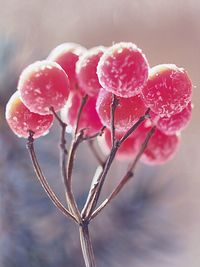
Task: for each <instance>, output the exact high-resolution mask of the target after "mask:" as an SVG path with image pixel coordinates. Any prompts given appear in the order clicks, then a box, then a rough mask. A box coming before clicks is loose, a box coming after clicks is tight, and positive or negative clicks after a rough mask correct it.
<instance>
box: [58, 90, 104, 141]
mask: <svg viewBox="0 0 200 267" xmlns="http://www.w3.org/2000/svg"><path fill="white" fill-rule="evenodd" d="M82 97H83V96H82V94H81V93H79V92H73V91H72V92H71V93H70V95H69V99H68V101H67V103H66V105H65V107H64V108H63V109H62V110H61V118H62V120H63V121H64V122H65V123H67V124H68V125H70V126H71V127H72V128H73V129H74V128H75V125H76V121H77V115H78V111H79V108H80V104H81V99H82ZM95 107H96V98H94V97H88V99H87V102H86V104H85V106H84V107H83V111H82V113H81V118H80V122H79V130H81V129H86V130H85V134H86V135H88V136H90V135H93V134H95V133H97V132H98V131H99V130H100V129H101V128H102V124H101V122H100V119H99V116H98V114H97V112H96V109H95Z"/></svg>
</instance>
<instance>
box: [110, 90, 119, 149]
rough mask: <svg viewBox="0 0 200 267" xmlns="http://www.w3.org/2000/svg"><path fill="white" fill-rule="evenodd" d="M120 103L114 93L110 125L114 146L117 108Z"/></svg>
mask: <svg viewBox="0 0 200 267" xmlns="http://www.w3.org/2000/svg"><path fill="white" fill-rule="evenodd" d="M117 105H118V100H117V97H116V95H114V94H112V103H111V107H110V126H111V140H112V146H114V144H115V110H116V108H117Z"/></svg>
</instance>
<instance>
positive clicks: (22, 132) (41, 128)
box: [6, 91, 53, 138]
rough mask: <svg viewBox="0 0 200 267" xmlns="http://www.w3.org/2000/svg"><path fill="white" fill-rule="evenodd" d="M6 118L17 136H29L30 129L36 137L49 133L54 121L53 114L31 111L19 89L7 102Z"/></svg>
mask: <svg viewBox="0 0 200 267" xmlns="http://www.w3.org/2000/svg"><path fill="white" fill-rule="evenodd" d="M6 120H7V122H8V124H9V126H10V128H11V129H12V131H13V132H14V133H15V134H16V135H17V136H19V137H24V138H27V137H28V136H29V131H32V132H34V138H37V137H40V136H42V135H45V134H47V133H48V130H49V128H50V127H51V126H52V123H53V115H51V114H49V115H39V114H36V113H33V112H31V111H30V110H29V109H28V108H27V107H26V106H25V105H24V104H23V102H22V101H21V99H20V97H19V92H18V91H17V92H15V93H14V94H13V95H12V96H11V98H10V99H9V101H8V103H7V106H6Z"/></svg>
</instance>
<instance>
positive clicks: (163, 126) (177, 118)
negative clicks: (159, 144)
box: [151, 102, 192, 135]
mask: <svg viewBox="0 0 200 267" xmlns="http://www.w3.org/2000/svg"><path fill="white" fill-rule="evenodd" d="M191 116H192V104H191V102H190V103H189V104H188V105H187V107H186V108H184V109H183V110H182V111H181V112H179V113H177V114H175V115H172V116H171V117H169V118H168V117H162V118H161V117H159V116H158V115H156V114H155V113H154V114H151V117H152V119H153V122H154V123H155V124H156V126H157V128H158V129H159V130H160V131H161V132H163V133H165V134H167V135H172V134H175V133H176V132H179V131H182V130H183V129H185V128H186V127H187V125H188V124H189V122H190V119H191Z"/></svg>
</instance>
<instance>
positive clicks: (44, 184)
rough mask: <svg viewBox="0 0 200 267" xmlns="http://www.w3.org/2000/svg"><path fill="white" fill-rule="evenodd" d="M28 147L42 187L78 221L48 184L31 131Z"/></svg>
mask: <svg viewBox="0 0 200 267" xmlns="http://www.w3.org/2000/svg"><path fill="white" fill-rule="evenodd" d="M27 149H28V151H29V155H30V158H31V161H32V164H33V167H34V170H35V172H36V175H37V178H38V180H39V182H40V183H41V185H42V187H43V188H44V190H45V192H46V193H47V195H48V197H49V198H50V199H51V201H52V202H53V204H54V205H55V206H56V207H57V208H58V209H59V210H60V211H61V212H62V213H63V214H64V215H65V216H67V217H69V218H70V219H72V220H74V221H75V222H76V223H78V221H77V219H76V218H75V217H74V216H73V215H72V214H71V213H70V212H69V211H68V210H67V209H66V208H65V207H64V206H63V205H62V203H61V202H60V200H59V199H58V198H57V196H56V195H55V193H54V192H53V190H52V189H51V187H50V185H49V184H48V182H47V180H46V178H45V176H44V174H43V172H42V169H41V167H40V165H39V162H38V160H37V157H36V154H35V149H34V138H33V132H31V131H30V133H29V137H28V141H27Z"/></svg>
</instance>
